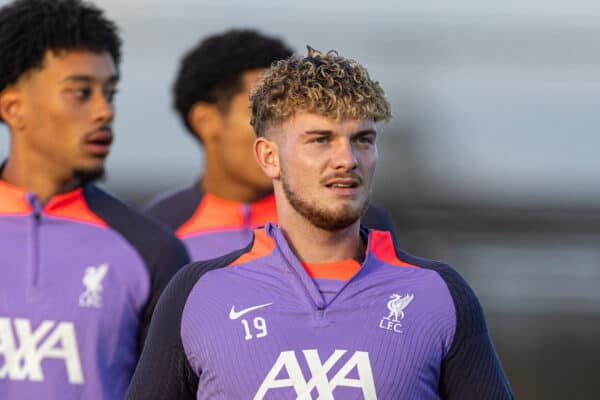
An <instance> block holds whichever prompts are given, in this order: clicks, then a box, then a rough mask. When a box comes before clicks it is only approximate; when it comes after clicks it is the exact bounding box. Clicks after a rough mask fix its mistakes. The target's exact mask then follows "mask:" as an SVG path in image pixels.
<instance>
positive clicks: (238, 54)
mask: <svg viewBox="0 0 600 400" xmlns="http://www.w3.org/2000/svg"><path fill="white" fill-rule="evenodd" d="M292 54H293V52H292V50H291V49H290V48H289V47H288V46H287V45H286V44H285V43H284V42H283V41H282V40H281V39H279V38H276V37H270V36H266V35H264V34H262V33H260V32H258V31H256V30H252V29H232V30H228V31H226V32H223V33H219V34H216V35H212V36H209V37H207V38H205V39H203V40H201V41H200V42H199V43H198V44H197V45H196V46H195V47H193V48H192V49H191V50H190V51H189V52H188V53H186V54H185V55H184V57H183V59H182V60H181V65H180V67H179V72H178V74H177V77H176V78H175V83H174V85H173V94H174V104H173V106H174V108H175V110H176V111H177V113H178V114H179V116H180V117H181V119H182V121H183V123H184V124H185V126H186V127H187V128H188V130H189V131H190V132H191V133H193V129H192V127H191V126H190V124H189V121H188V114H189V112H190V109H191V108H192V107H193V106H194V104H196V103H197V102H199V101H204V102H207V103H210V104H216V105H217V106H218V107H219V109H220V110H222V111H227V109H228V107H229V103H230V100H231V98H232V97H233V96H234V95H235V94H237V93H239V92H240V91H241V90H242V84H243V81H242V74H243V73H244V72H246V71H249V70H253V69H258V68H268V67H270V66H271V64H272V63H273V62H275V61H278V60H282V59H285V58H288V57H289V56H290V55H292Z"/></svg>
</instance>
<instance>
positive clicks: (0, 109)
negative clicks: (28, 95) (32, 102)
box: [0, 87, 25, 130]
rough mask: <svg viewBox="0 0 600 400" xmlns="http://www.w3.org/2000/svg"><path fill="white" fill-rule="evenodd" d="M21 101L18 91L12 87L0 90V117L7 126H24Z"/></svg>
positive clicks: (19, 127)
mask: <svg viewBox="0 0 600 400" xmlns="http://www.w3.org/2000/svg"><path fill="white" fill-rule="evenodd" d="M22 106H23V101H22V98H21V94H20V93H19V91H18V90H17V89H15V88H13V87H8V88H5V89H4V90H3V91H2V92H0V117H1V118H2V120H3V121H4V122H6V125H8V126H9V128H11V130H12V129H17V130H18V129H22V128H23V127H24V126H25V118H24V115H23V112H24V110H23V107H22Z"/></svg>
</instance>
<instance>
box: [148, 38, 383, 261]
mask: <svg viewBox="0 0 600 400" xmlns="http://www.w3.org/2000/svg"><path fill="white" fill-rule="evenodd" d="M291 55H292V50H291V49H290V48H289V47H288V46H287V45H286V44H285V43H283V42H282V41H281V40H280V39H278V38H276V37H271V36H268V35H265V34H263V33H261V32H257V31H255V30H249V29H232V30H228V31H226V32H222V33H218V34H215V35H211V36H208V37H206V38H204V39H202V40H201V41H200V42H199V43H198V44H197V45H196V46H195V47H194V48H192V49H191V50H190V51H189V52H187V53H186V55H185V57H183V59H182V60H181V64H180V67H179V72H178V74H177V77H176V79H175V84H174V85H173V95H174V96H173V97H174V107H175V109H176V111H177V113H178V114H179V117H180V118H181V121H182V122H183V123H184V125H185V127H186V129H187V131H188V132H189V133H190V134H191V135H192V137H194V138H195V139H196V141H197V142H198V143H199V144H200V145H201V146H202V149H203V151H204V165H203V172H202V177H201V178H199V179H198V178H197V179H195V181H194V182H193V183H192V184H191V185H188V186H187V187H185V188H182V189H179V190H176V191H172V192H168V193H162V194H160V195H159V196H157V198H156V199H154V200H153V201H151V202H150V204H149V205H148V206H147V207H146V208H145V211H146V213H147V214H149V215H151V216H152V217H154V218H156V219H158V220H159V221H160V222H162V223H163V224H165V225H167V226H168V227H169V228H171V229H172V230H173V231H174V232H175V233H176V235H177V236H178V237H179V238H180V239H181V240H182V241H183V243H184V244H185V246H186V247H187V250H188V252H189V253H190V257H191V258H192V261H200V260H209V259H211V258H215V257H219V256H222V255H225V254H227V253H229V252H231V251H233V250H237V249H239V248H240V247H244V246H246V245H247V244H248V243H249V242H250V240H251V239H252V232H253V231H254V229H256V228H257V227H259V226H264V225H265V224H266V223H267V222H269V221H270V222H275V223H276V222H277V213H276V209H275V197H274V195H273V184H272V183H271V179H270V178H269V177H268V176H266V175H265V174H264V172H263V171H262V170H261V168H260V166H259V165H258V163H257V162H256V160H255V157H254V151H253V144H254V139H255V138H256V136H255V135H254V130H253V129H252V126H251V125H250V102H249V96H250V91H251V89H252V88H253V87H254V85H255V84H256V81H257V79H258V78H259V76H260V75H261V74H262V73H263V72H264V71H265V70H266V69H267V68H268V67H269V66H270V65H271V64H272V63H273V62H275V61H278V60H282V59H285V58H287V57H289V56H291ZM361 223H362V224H363V225H365V226H366V227H368V228H375V229H379V230H386V231H391V232H392V234H393V231H394V228H393V223H392V221H391V219H390V218H389V216H388V214H387V212H386V211H385V210H384V209H382V208H380V207H377V206H374V205H371V206H370V207H369V208H368V210H367V211H366V212H365V215H364V216H363V218H362V219H361Z"/></svg>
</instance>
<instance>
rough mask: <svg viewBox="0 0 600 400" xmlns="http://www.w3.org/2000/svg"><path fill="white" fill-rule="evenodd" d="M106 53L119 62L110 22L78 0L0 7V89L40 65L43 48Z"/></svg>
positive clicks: (20, 1) (29, 0)
mask: <svg viewBox="0 0 600 400" xmlns="http://www.w3.org/2000/svg"><path fill="white" fill-rule="evenodd" d="M48 50H52V51H61V50H88V51H92V52H95V53H101V52H105V51H106V52H108V53H109V54H110V55H111V56H112V58H113V60H114V62H115V64H116V65H117V66H118V65H119V63H120V61H121V39H120V37H119V34H118V28H117V26H116V25H115V23H114V22H112V21H110V20H108V19H107V18H106V17H105V16H104V14H103V11H102V10H100V9H98V8H97V7H96V6H94V5H93V4H91V3H87V2H84V1H81V0H16V1H13V2H12V3H9V4H7V5H5V6H3V7H1V8H0V92H1V91H2V90H4V88H6V87H7V86H9V85H11V84H14V83H15V82H16V81H17V80H18V79H19V77H21V76H22V75H23V74H24V73H26V72H28V71H30V70H32V69H35V68H41V67H42V62H43V60H44V56H45V54H46V51H48Z"/></svg>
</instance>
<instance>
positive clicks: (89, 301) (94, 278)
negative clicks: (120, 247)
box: [79, 264, 108, 308]
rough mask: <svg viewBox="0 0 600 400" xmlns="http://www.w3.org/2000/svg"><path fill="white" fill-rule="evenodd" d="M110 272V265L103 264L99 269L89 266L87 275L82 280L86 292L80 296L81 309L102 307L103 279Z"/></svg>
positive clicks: (86, 270) (86, 271)
mask: <svg viewBox="0 0 600 400" xmlns="http://www.w3.org/2000/svg"><path fill="white" fill-rule="evenodd" d="M107 272H108V264H101V265H99V266H97V267H94V266H89V267H87V268H86V269H85V274H84V275H83V279H82V280H81V281H82V282H83V284H84V286H85V291H84V292H83V293H81V295H80V296H79V306H80V307H96V308H100V306H101V305H102V296H101V294H102V289H103V287H102V279H104V277H105V276H106V273H107Z"/></svg>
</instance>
